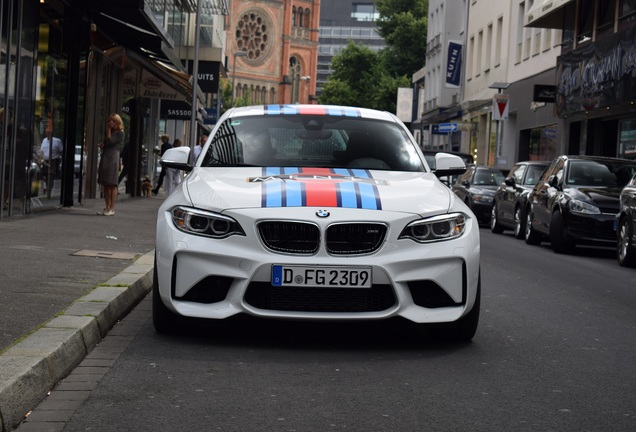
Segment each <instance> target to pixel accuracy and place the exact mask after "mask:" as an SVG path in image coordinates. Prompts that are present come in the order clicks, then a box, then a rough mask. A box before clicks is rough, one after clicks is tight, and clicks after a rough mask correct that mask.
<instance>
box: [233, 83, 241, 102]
mask: <svg viewBox="0 0 636 432" xmlns="http://www.w3.org/2000/svg"><path fill="white" fill-rule="evenodd" d="M233 90H234V96H235V97H236V98H237V99H238V98H240V97H241V93H242V92H241V83H238V84H237V85H236V88H234V89H233Z"/></svg>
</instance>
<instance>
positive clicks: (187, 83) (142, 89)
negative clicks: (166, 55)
mask: <svg viewBox="0 0 636 432" xmlns="http://www.w3.org/2000/svg"><path fill="white" fill-rule="evenodd" d="M126 53H127V55H128V56H130V57H131V58H132V59H134V60H135V61H136V62H137V63H139V65H140V66H141V67H142V68H143V70H144V72H143V74H142V77H141V82H139V83H138V84H137V83H136V84H134V86H133V87H135V86H137V85H139V94H138V95H139V96H141V97H147V98H151V99H165V100H174V101H185V102H188V103H191V102H192V77H191V76H190V75H189V74H187V73H185V72H180V71H178V70H176V69H174V68H173V67H171V66H170V65H168V64H165V63H163V62H160V61H156V60H152V59H149V58H147V57H145V56H143V55H141V54H139V53H137V52H135V51H130V50H126ZM148 73H149V74H152V76H154V77H155V78H156V79H158V80H160V81H161V83H158V82H148V81H147V80H146V77H148ZM196 91H197V99H198V100H199V102H200V103H201V104H203V103H204V102H205V95H204V94H203V92H202V91H201V89H200V88H199V86H197V88H196Z"/></svg>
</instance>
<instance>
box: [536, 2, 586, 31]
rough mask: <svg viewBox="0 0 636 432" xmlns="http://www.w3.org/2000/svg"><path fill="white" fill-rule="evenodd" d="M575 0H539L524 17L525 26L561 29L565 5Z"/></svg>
mask: <svg viewBox="0 0 636 432" xmlns="http://www.w3.org/2000/svg"><path fill="white" fill-rule="evenodd" d="M574 1H575V0H539V1H537V2H535V4H534V6H532V8H530V10H529V11H528V13H527V14H526V17H525V25H524V26H525V27H537V28H549V29H559V30H561V29H563V22H564V18H565V16H564V14H565V7H564V6H565V5H567V4H568V3H574Z"/></svg>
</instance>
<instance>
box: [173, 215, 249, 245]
mask: <svg viewBox="0 0 636 432" xmlns="http://www.w3.org/2000/svg"><path fill="white" fill-rule="evenodd" d="M170 213H171V214H172V223H174V226H175V227H177V229H179V230H180V231H183V232H186V233H188V234H195V235H201V236H206V237H214V238H225V237H229V236H231V235H243V236H244V235H245V232H244V231H243V228H241V226H240V225H239V224H238V222H236V221H235V220H234V219H232V218H229V217H227V216H223V215H220V214H217V213H212V212H208V211H204V210H197V209H193V208H189V207H174V208H173V209H172V210H171V211H170Z"/></svg>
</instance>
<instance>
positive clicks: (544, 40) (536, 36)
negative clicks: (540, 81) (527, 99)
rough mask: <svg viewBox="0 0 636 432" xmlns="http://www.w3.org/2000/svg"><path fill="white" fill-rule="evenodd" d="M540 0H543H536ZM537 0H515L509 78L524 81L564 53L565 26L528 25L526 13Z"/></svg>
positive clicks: (546, 67)
mask: <svg viewBox="0 0 636 432" xmlns="http://www.w3.org/2000/svg"><path fill="white" fill-rule="evenodd" d="M534 1H539V0H534ZM533 3H534V2H533V0H514V2H513V5H512V11H511V12H512V16H511V22H512V23H514V25H513V26H512V29H511V32H510V41H511V42H510V43H511V46H510V51H509V52H510V55H509V56H508V70H509V74H508V78H509V79H510V82H516V81H520V80H522V79H525V78H528V77H531V76H533V75H536V74H538V73H540V72H543V71H546V70H548V69H551V68H553V67H555V66H556V59H557V57H558V56H559V55H560V54H561V30H552V29H541V28H525V27H524V26H523V22H524V18H525V14H527V12H528V11H529V10H530V8H531V7H532V5H533Z"/></svg>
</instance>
